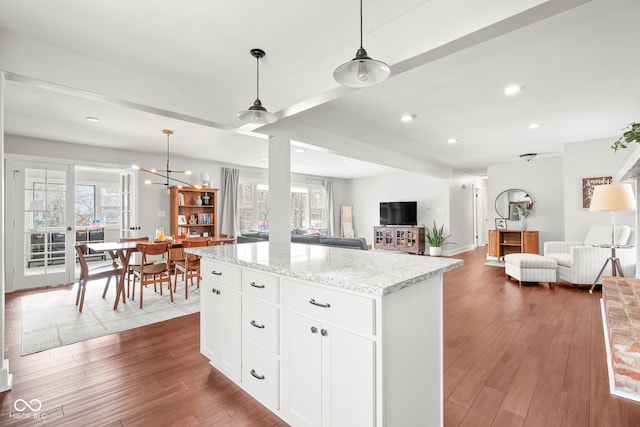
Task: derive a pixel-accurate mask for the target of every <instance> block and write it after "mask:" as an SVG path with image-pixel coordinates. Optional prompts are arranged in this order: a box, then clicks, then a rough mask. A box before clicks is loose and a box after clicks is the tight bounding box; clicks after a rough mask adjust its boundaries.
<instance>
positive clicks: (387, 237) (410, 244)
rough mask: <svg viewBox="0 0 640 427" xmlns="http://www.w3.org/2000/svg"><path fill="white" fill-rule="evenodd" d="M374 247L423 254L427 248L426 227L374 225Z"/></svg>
mask: <svg viewBox="0 0 640 427" xmlns="http://www.w3.org/2000/svg"><path fill="white" fill-rule="evenodd" d="M373 247H374V249H391V250H396V251H404V252H409V253H414V254H422V253H424V249H425V237H424V228H423V227H402V226H393V227H392V226H383V225H379V226H375V227H373Z"/></svg>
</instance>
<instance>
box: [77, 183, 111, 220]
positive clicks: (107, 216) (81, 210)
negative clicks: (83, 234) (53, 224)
mask: <svg viewBox="0 0 640 427" xmlns="http://www.w3.org/2000/svg"><path fill="white" fill-rule="evenodd" d="M98 194H99V197H98ZM120 212H121V208H120V189H119V187H118V184H113V185H111V184H101V185H86V184H76V186H75V222H76V227H78V226H82V227H87V226H90V225H92V224H94V223H96V222H99V223H100V224H101V225H119V224H120Z"/></svg>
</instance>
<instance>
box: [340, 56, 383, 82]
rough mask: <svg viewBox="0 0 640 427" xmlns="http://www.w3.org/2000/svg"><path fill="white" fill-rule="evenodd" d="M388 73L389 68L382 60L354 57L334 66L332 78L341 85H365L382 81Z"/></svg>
mask: <svg viewBox="0 0 640 427" xmlns="http://www.w3.org/2000/svg"><path fill="white" fill-rule="evenodd" d="M390 74H391V69H390V68H389V66H388V65H387V64H385V63H384V62H382V61H377V60H375V59H371V58H369V57H365V58H358V57H356V58H353V59H352V60H351V61H349V62H345V63H344V64H342V65H340V66H339V67H338V68H336V70H335V71H334V72H333V78H334V79H335V80H336V81H337V82H338V83H340V84H341V85H342V86H347V87H367V86H373V85H376V84H378V83H380V82H383V81H384V80H386V79H387V77H389V75H390Z"/></svg>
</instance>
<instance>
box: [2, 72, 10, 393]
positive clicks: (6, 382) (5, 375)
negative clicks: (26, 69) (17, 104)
mask: <svg viewBox="0 0 640 427" xmlns="http://www.w3.org/2000/svg"><path fill="white" fill-rule="evenodd" d="M0 77H1V78H0V159H4V82H5V80H4V76H0ZM0 169H3V168H0ZM4 172H6V171H3V173H0V272H2V273H0V360H2V366H0V392H2V391H5V390H10V389H11V383H12V381H13V376H12V375H11V374H10V373H9V360H7V359H2V355H4V331H5V327H4V326H5V325H4V291H5V275H4V272H5V271H7V270H6V268H5V265H4V258H5V250H6V248H5V243H4V242H5V238H4V233H5V228H4V218H5V207H6V204H5V202H4V198H5V191H4V182H5V179H4V178H5V174H4Z"/></svg>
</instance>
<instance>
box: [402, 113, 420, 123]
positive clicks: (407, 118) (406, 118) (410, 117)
mask: <svg viewBox="0 0 640 427" xmlns="http://www.w3.org/2000/svg"><path fill="white" fill-rule="evenodd" d="M415 118H416V115H415V114H405V115H404V116H402V117H400V120H402V121H403V122H410V121H412V120H413V119H415Z"/></svg>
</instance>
